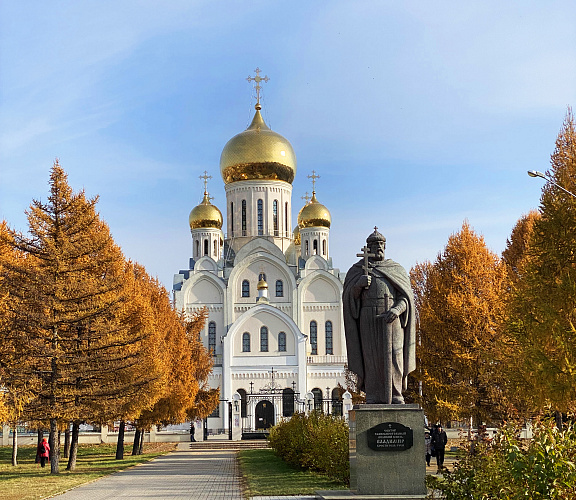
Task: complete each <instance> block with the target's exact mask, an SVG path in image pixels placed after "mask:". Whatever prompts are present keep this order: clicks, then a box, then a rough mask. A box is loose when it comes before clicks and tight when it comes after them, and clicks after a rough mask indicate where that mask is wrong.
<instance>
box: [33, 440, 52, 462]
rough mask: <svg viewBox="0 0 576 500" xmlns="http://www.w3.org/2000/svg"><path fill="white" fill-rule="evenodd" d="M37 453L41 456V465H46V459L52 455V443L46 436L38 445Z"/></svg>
mask: <svg viewBox="0 0 576 500" xmlns="http://www.w3.org/2000/svg"><path fill="white" fill-rule="evenodd" d="M36 454H37V455H38V456H39V457H40V467H44V466H45V465H46V460H47V459H48V458H49V457H50V445H49V444H48V439H46V438H44V439H43V440H42V442H41V443H40V444H39V445H38V450H37V451H36Z"/></svg>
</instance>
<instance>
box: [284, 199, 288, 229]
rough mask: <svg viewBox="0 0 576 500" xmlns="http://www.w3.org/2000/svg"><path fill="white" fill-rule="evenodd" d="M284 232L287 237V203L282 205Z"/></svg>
mask: <svg viewBox="0 0 576 500" xmlns="http://www.w3.org/2000/svg"><path fill="white" fill-rule="evenodd" d="M284 232H285V234H286V236H288V202H286V203H284Z"/></svg>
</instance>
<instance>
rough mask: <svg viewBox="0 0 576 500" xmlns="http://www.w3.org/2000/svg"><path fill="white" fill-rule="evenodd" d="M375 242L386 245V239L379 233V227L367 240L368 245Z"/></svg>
mask: <svg viewBox="0 0 576 500" xmlns="http://www.w3.org/2000/svg"><path fill="white" fill-rule="evenodd" d="M374 241H383V242H384V243H386V238H385V237H384V235H383V234H380V233H379V232H378V228H377V227H375V228H374V232H373V233H372V234H371V235H370V236H368V238H366V243H368V244H370V243H373V242H374Z"/></svg>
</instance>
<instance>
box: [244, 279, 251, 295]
mask: <svg viewBox="0 0 576 500" xmlns="http://www.w3.org/2000/svg"><path fill="white" fill-rule="evenodd" d="M242 297H250V282H249V281H248V280H244V281H243V282H242Z"/></svg>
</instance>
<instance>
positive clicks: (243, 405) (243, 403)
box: [236, 389, 248, 418]
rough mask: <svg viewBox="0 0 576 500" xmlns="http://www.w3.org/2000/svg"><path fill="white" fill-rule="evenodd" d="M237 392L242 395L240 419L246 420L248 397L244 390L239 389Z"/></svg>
mask: <svg viewBox="0 0 576 500" xmlns="http://www.w3.org/2000/svg"><path fill="white" fill-rule="evenodd" d="M236 392H237V393H238V394H240V418H246V417H247V416H248V411H247V410H248V395H247V394H246V391H245V390H244V389H238V390H237V391H236Z"/></svg>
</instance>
